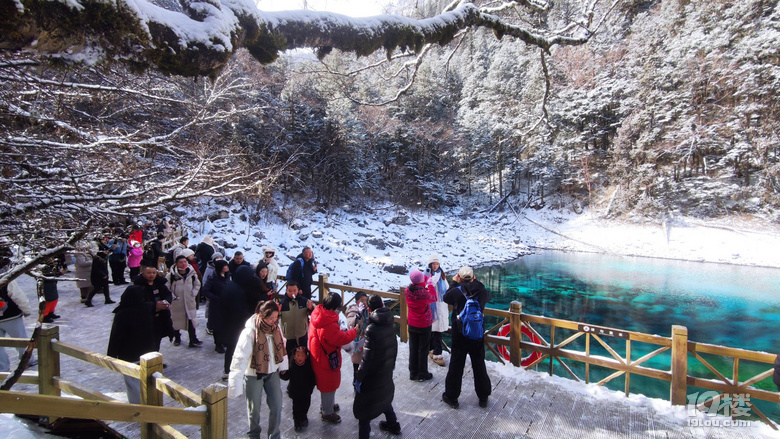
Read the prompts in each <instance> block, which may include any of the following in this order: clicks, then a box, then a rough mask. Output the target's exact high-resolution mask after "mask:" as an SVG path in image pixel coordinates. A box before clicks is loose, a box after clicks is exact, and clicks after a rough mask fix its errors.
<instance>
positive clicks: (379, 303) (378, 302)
mask: <svg viewBox="0 0 780 439" xmlns="http://www.w3.org/2000/svg"><path fill="white" fill-rule="evenodd" d="M383 306H385V302H384V301H383V300H382V296H378V295H376V294H372V295H371V297H369V298H368V307H369V308H370V309H371V311H374V310H377V309H379V308H382V307H383Z"/></svg>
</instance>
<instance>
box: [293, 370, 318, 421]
mask: <svg viewBox="0 0 780 439" xmlns="http://www.w3.org/2000/svg"><path fill="white" fill-rule="evenodd" d="M293 361H294V360H293ZM312 392H314V388H312V389H311V390H310V391H309V394H308V395H306V394H305V392H294V393H293V395H292V400H293V403H292V412H293V422H294V423H295V425H296V426H297V425H299V424H302V423H303V421H308V420H309V418H308V414H309V407H311V394H312Z"/></svg>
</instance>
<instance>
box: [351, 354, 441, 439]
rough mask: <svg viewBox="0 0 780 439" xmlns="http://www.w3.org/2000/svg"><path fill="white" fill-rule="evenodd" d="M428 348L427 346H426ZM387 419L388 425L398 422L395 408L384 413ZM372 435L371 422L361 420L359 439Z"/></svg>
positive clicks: (365, 438)
mask: <svg viewBox="0 0 780 439" xmlns="http://www.w3.org/2000/svg"><path fill="white" fill-rule="evenodd" d="M426 346H427V345H426ZM384 414H385V419H386V420H387V423H388V424H395V423H396V422H398V418H397V417H396V416H395V411H394V410H393V406H392V405H389V406H387V410H385V411H384ZM370 435H371V420H370V419H361V420H360V421H358V439H368V438H369V436H370Z"/></svg>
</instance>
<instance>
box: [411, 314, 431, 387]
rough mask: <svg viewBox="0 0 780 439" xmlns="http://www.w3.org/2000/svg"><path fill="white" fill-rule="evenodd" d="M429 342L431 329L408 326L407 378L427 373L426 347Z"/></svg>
mask: <svg viewBox="0 0 780 439" xmlns="http://www.w3.org/2000/svg"><path fill="white" fill-rule="evenodd" d="M430 342H431V327H430V326H428V327H426V328H418V327H415V326H411V325H410V326H409V378H415V379H416V378H417V377H418V376H420V375H425V374H427V373H428V345H429V344H430Z"/></svg>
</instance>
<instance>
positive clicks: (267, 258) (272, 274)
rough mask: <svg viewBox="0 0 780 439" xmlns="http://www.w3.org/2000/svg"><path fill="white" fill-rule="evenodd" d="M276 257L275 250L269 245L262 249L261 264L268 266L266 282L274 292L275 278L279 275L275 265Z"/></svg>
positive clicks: (277, 265)
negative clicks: (272, 287) (271, 286)
mask: <svg viewBox="0 0 780 439" xmlns="http://www.w3.org/2000/svg"><path fill="white" fill-rule="evenodd" d="M275 255H276V249H275V248H274V246H272V245H271V244H268V245H266V246H265V247H263V259H262V261H261V262H265V263H266V264H268V277H267V278H266V281H267V282H271V283H272V284H273V285H274V290H276V276H277V275H278V274H279V264H277V263H276V259H275V258H274V256H275Z"/></svg>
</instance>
